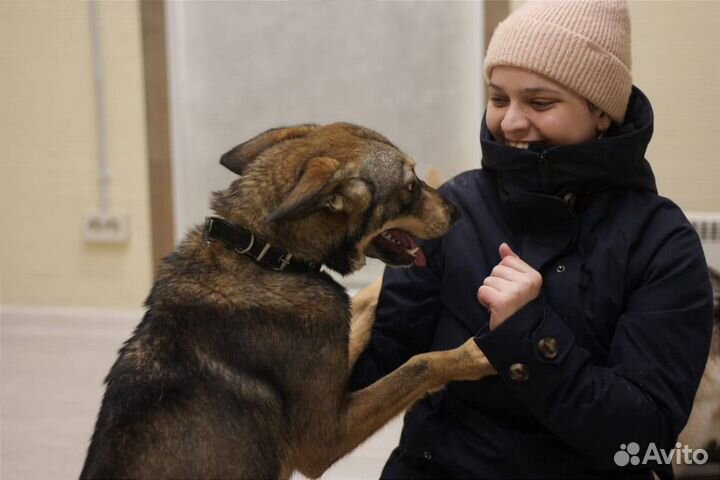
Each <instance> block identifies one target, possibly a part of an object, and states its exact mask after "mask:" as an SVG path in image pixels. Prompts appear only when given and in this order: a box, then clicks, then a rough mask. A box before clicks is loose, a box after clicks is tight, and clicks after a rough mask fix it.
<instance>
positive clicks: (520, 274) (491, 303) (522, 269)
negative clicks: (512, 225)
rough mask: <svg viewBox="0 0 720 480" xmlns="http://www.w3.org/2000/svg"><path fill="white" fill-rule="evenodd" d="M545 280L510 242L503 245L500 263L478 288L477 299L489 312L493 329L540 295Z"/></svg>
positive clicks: (501, 246)
mask: <svg viewBox="0 0 720 480" xmlns="http://www.w3.org/2000/svg"><path fill="white" fill-rule="evenodd" d="M542 283H543V279H542V275H540V273H539V272H538V271H537V270H535V269H533V268H532V267H531V266H530V265H528V264H527V263H525V262H524V261H523V260H522V259H521V258H520V257H518V256H517V255H516V254H515V252H513V251H512V249H511V248H510V246H509V245H508V244H507V243H503V244H502V245H500V263H498V264H497V265H495V267H494V268H493V269H492V272H491V273H490V276H489V277H487V278H485V281H483V284H482V286H481V287H480V288H479V289H478V293H477V298H478V301H479V302H480V303H481V304H483V305H484V306H485V307H486V308H487V309H488V310H489V311H490V329H491V330H493V329H495V328H496V327H497V326H498V325H500V324H501V323H502V322H504V321H505V320H506V319H507V318H509V317H510V316H512V315H513V314H515V313H516V312H517V311H519V310H520V309H521V308H522V307H524V306H525V305H527V304H528V303H530V302H531V301H532V300H534V299H535V298H537V296H538V295H539V294H540V288H541V287H542Z"/></svg>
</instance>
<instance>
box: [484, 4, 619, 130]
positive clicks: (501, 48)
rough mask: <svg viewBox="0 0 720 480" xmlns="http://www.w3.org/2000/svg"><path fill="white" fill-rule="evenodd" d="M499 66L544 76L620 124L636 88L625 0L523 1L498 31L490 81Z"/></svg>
mask: <svg viewBox="0 0 720 480" xmlns="http://www.w3.org/2000/svg"><path fill="white" fill-rule="evenodd" d="M501 65H502V66H511V67H519V68H523V69H526V70H529V71H532V72H535V73H538V74H540V75H543V76H544V77H547V78H549V79H550V80H553V81H555V82H557V83H559V84H560V85H562V86H564V87H566V88H568V89H570V90H572V91H574V92H575V93H577V94H578V95H580V96H582V97H584V98H586V99H587V100H589V101H590V102H591V103H592V104H593V105H596V106H597V107H598V108H600V109H601V110H602V111H603V112H605V113H607V114H608V115H609V116H610V118H612V119H613V120H614V121H615V122H617V123H622V120H623V117H624V116H625V111H626V109H627V105H628V100H629V98H630V91H631V89H632V76H631V74H630V16H629V13H628V8H627V4H626V2H625V0H529V1H527V2H525V4H523V5H522V6H521V7H520V8H518V9H517V10H516V11H515V12H513V13H512V14H511V15H510V16H508V17H507V18H506V19H505V20H504V21H503V22H501V23H500V24H499V25H498V27H497V28H496V29H495V32H494V33H493V36H492V39H491V40H490V45H489V46H488V50H487V54H486V56H485V77H486V79H487V80H489V78H490V74H491V72H492V69H493V68H494V67H497V66H501Z"/></svg>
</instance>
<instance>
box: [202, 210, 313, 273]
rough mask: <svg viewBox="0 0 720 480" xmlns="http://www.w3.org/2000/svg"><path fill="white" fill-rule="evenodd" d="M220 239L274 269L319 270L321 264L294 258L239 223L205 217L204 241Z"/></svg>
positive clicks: (239, 251)
mask: <svg viewBox="0 0 720 480" xmlns="http://www.w3.org/2000/svg"><path fill="white" fill-rule="evenodd" d="M211 238H214V239H216V240H220V241H221V242H223V243H224V244H225V245H227V246H228V247H231V248H232V249H233V250H235V252H237V253H240V254H243V255H247V256H248V257H250V258H252V259H253V260H255V261H256V262H258V263H261V264H263V265H266V266H269V267H272V268H273V270H278V271H282V270H289V271H294V272H300V271H315V272H317V271H319V270H320V267H321V266H322V265H321V264H317V263H313V262H304V261H302V260H298V259H296V258H293V255H292V253H290V252H288V251H286V250H283V249H281V248H278V247H275V246H273V245H270V244H269V243H267V242H265V241H263V240H261V239H259V238H257V237H256V236H255V235H253V234H252V233H250V232H248V231H247V230H245V229H244V228H242V227H240V226H239V225H235V224H233V223H230V222H227V221H225V220H223V219H222V218H218V217H207V218H206V219H205V230H204V232H203V241H204V243H205V244H206V245H207V244H208V243H209V242H210V239H211Z"/></svg>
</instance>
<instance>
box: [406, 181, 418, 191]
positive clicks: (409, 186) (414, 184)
mask: <svg viewBox="0 0 720 480" xmlns="http://www.w3.org/2000/svg"><path fill="white" fill-rule="evenodd" d="M416 185H417V180H413V181H412V182H410V183H408V184H407V187H405V188H407V191H408V192H410V193H412V192H413V190H415V186H416Z"/></svg>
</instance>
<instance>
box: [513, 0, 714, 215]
mask: <svg viewBox="0 0 720 480" xmlns="http://www.w3.org/2000/svg"><path fill="white" fill-rule="evenodd" d="M523 3H524V2H523V1H522V0H510V8H511V10H515V9H516V8H517V7H519V6H520V5H522V4H523ZM628 4H629V6H630V17H631V22H632V56H633V65H632V72H633V81H634V83H635V85H637V86H638V87H639V88H640V89H641V90H642V91H643V92H645V94H646V95H647V96H648V97H649V98H650V101H651V102H652V104H653V108H654V110H655V133H654V135H653V140H652V142H651V143H650V147H649V149H648V152H647V159H648V161H649V162H650V163H651V165H652V166H653V169H654V171H655V176H656V178H657V184H658V189H659V190H660V194H661V195H663V196H666V197H669V198H671V199H672V200H674V201H675V203H677V204H678V205H680V207H682V208H683V209H685V210H686V211H706V212H718V211H720V188H717V180H718V179H720V161H718V159H717V157H716V150H717V149H716V148H715V147H714V142H715V141H717V140H718V139H720V122H718V121H717V120H716V117H717V114H718V108H720V75H719V74H720V54H719V53H718V52H720V1H718V0H695V1H691V0H630V1H629V2H628Z"/></svg>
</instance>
